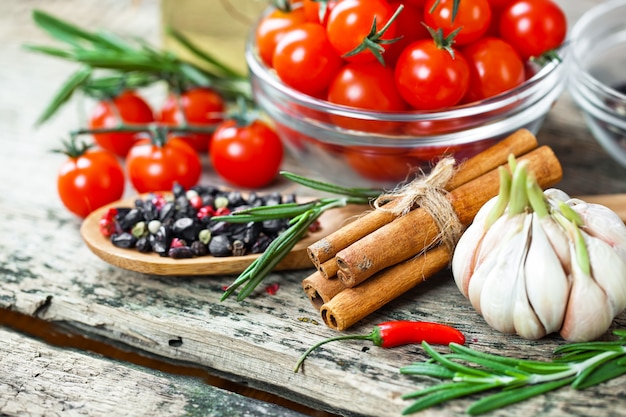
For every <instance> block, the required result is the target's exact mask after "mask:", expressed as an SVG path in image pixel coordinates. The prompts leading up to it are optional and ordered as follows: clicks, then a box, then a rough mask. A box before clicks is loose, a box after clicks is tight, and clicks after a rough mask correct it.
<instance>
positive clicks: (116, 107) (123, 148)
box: [89, 91, 154, 158]
mask: <svg viewBox="0 0 626 417" xmlns="http://www.w3.org/2000/svg"><path fill="white" fill-rule="evenodd" d="M153 121H154V114H153V112H152V109H151V108H150V106H149V105H148V103H147V102H146V101H145V100H144V99H143V98H142V97H141V96H140V95H138V94H137V93H135V92H134V91H124V92H122V93H121V94H120V95H118V96H117V97H114V98H113V99H111V100H100V101H99V102H98V103H97V105H96V107H95V108H94V109H93V112H92V114H91V117H90V119H89V128H90V129H111V128H115V127H118V126H120V124H121V123H124V124H128V125H133V124H134V125H142V124H148V123H152V122H153ZM137 137H138V133H135V132H110V133H94V134H93V138H94V140H95V142H96V143H97V144H98V145H99V146H100V147H102V148H103V149H106V150H109V151H111V152H113V153H114V154H116V155H117V156H120V157H122V158H123V157H125V156H126V154H127V153H128V150H129V149H130V148H131V147H132V146H133V144H134V143H135V142H136V141H137Z"/></svg>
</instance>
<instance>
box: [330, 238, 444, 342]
mask: <svg viewBox="0 0 626 417" xmlns="http://www.w3.org/2000/svg"><path fill="white" fill-rule="evenodd" d="M450 256H451V255H450V251H449V250H448V249H447V248H446V247H445V246H438V247H436V248H434V249H431V250H429V251H427V252H426V253H424V254H422V255H420V256H416V257H413V258H411V259H408V260H406V261H404V262H401V263H399V264H397V265H394V266H392V267H390V268H387V269H385V270H384V271H380V272H379V273H377V274H376V275H375V276H373V277H372V278H370V279H368V280H367V281H365V282H363V283H362V284H360V285H358V286H356V287H354V288H346V289H344V290H343V291H341V292H339V293H337V294H336V295H335V296H334V297H333V298H332V299H331V300H330V301H327V302H325V303H324V304H323V305H322V306H321V307H320V309H319V310H320V314H321V317H322V320H323V321H324V323H325V324H326V325H327V326H328V327H330V328H331V329H335V330H345V329H347V328H348V327H350V326H352V325H353V324H355V323H356V322H358V321H359V320H361V319H363V318H365V317H366V316H368V315H370V314H372V313H373V312H375V311H376V310H378V309H379V308H381V307H382V306H384V305H385V304H387V303H389V302H390V301H392V300H394V299H396V298H398V297H399V296H401V295H402V294H404V293H405V292H407V291H409V290H410V289H412V288H414V287H415V286H417V285H418V284H420V283H422V282H424V281H426V279H428V278H429V277H431V276H432V275H434V274H435V273H437V272H439V271H441V270H443V269H444V268H446V266H447V265H448V263H449V262H450Z"/></svg>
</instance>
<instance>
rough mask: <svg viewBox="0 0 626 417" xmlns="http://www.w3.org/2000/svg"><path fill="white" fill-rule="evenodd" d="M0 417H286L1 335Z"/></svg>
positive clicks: (170, 378) (201, 386)
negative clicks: (54, 416)
mask: <svg viewBox="0 0 626 417" xmlns="http://www.w3.org/2000/svg"><path fill="white" fill-rule="evenodd" d="M0 339H1V340H2V343H1V344H0V414H2V415H14V416H18V415H19V416H42V415H68V416H79V415H88V416H94V417H96V416H114V415H124V416H128V417H133V416H147V415H159V416H163V417H168V416H172V417H174V416H189V415H197V414H199V415H202V416H207V417H217V416H228V415H232V416H236V415H237V416H239V415H246V414H248V415H255V416H276V415H282V416H288V417H303V414H300V413H296V412H294V411H292V410H289V409H286V408H284V407H280V406H277V405H275V404H270V403H267V402H264V401H259V400H254V399H251V398H246V397H243V396H241V395H238V394H234V393H232V392H228V391H224V390H222V389H219V388H215V387H212V386H210V385H207V384H205V383H204V382H203V381H202V380H200V379H197V378H189V377H182V376H174V375H171V374H167V373H163V372H158V371H154V370H150V369H146V368H141V367H137V366H133V365H127V364H123V363H120V362H117V361H112V360H109V359H106V358H102V357H99V356H94V355H90V354H86V353H81V352H76V351H73V350H67V349H62V348H57V347H53V346H50V345H47V344H45V343H42V342H40V341H38V340H35V339H33V338H30V337H27V336H24V335H23V334H20V333H16V332H13V331H10V330H6V329H3V328H0Z"/></svg>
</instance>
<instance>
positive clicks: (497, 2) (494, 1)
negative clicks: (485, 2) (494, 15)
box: [489, 0, 513, 10]
mask: <svg viewBox="0 0 626 417" xmlns="http://www.w3.org/2000/svg"><path fill="white" fill-rule="evenodd" d="M512 1H513V0H489V5H490V6H491V10H493V9H501V8H503V7H504V6H506V5H507V4H509V3H511V2H512Z"/></svg>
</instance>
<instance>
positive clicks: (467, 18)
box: [424, 0, 491, 46]
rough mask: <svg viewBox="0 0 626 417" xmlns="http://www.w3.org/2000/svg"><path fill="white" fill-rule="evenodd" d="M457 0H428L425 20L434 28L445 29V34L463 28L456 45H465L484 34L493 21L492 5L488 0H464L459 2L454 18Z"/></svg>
mask: <svg viewBox="0 0 626 417" xmlns="http://www.w3.org/2000/svg"><path fill="white" fill-rule="evenodd" d="M454 2H455V0H427V1H426V4H425V5H424V10H425V12H424V21H425V22H426V24H427V25H428V26H429V27H431V28H433V29H439V28H441V29H442V30H443V34H444V36H448V35H449V34H450V33H451V32H452V31H454V30H456V29H458V28H461V29H460V31H459V32H458V34H457V35H456V36H455V38H454V40H455V43H456V45H457V46H458V45H465V44H468V43H470V42H473V41H475V40H477V39H478V38H480V37H481V36H483V34H484V33H485V32H486V31H487V29H489V23H490V22H491V7H490V6H489V3H488V2H487V0H463V1H460V2H459V4H458V11H457V14H456V16H455V18H454V20H452V8H453V3H454Z"/></svg>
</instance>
